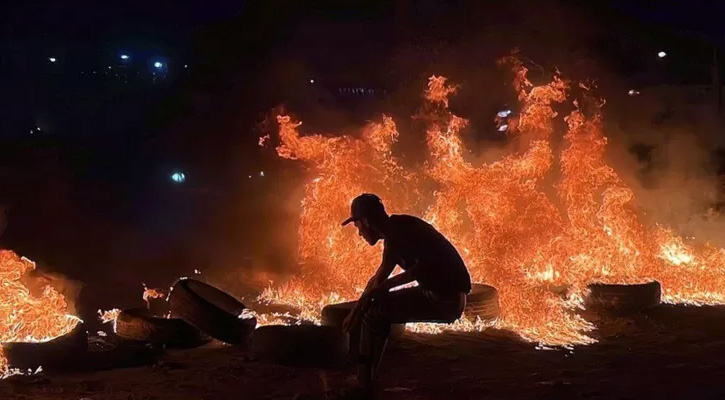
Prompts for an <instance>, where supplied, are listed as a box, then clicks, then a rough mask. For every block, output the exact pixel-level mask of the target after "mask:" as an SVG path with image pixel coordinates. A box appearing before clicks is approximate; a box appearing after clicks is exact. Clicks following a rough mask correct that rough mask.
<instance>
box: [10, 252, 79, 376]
mask: <svg viewBox="0 0 725 400" xmlns="http://www.w3.org/2000/svg"><path fill="white" fill-rule="evenodd" d="M33 269H35V263H33V262H32V261H30V260H28V259H27V258H21V257H19V256H18V255H17V254H15V253H14V252H12V251H9V250H0V283H1V284H0V305H1V306H0V343H7V342H47V341H49V340H52V339H54V338H56V337H58V336H62V335H65V334H67V333H68V332H70V331H72V330H73V328H75V326H76V325H77V324H78V323H79V322H80V319H79V318H78V317H75V316H73V315H70V314H69V313H68V304H67V303H66V301H65V299H64V298H63V295H61V294H60V293H58V292H57V291H56V290H55V289H53V288H52V287H51V286H46V287H45V288H44V289H43V292H42V293H41V294H40V295H39V296H34V295H32V294H31V293H30V290H28V288H27V287H26V286H25V285H23V283H22V282H21V278H22V277H23V275H25V273H26V272H28V271H30V270H33ZM14 373H18V371H11V370H10V369H9V366H8V363H7V360H6V359H5V358H4V357H3V356H2V354H1V353H0V377H7V376H8V375H11V374H14Z"/></svg>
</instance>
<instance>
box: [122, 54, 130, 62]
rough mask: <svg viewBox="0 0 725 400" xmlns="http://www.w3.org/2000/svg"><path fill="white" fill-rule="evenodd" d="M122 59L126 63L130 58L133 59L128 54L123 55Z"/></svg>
mask: <svg viewBox="0 0 725 400" xmlns="http://www.w3.org/2000/svg"><path fill="white" fill-rule="evenodd" d="M120 57H121V60H124V61H126V60H128V59H129V58H131V57H130V56H129V55H128V54H121V56H120Z"/></svg>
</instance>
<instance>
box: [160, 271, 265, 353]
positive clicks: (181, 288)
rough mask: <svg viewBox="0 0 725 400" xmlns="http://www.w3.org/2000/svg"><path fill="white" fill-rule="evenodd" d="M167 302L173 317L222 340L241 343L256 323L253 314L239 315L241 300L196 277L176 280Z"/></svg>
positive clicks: (242, 307)
mask: <svg viewBox="0 0 725 400" xmlns="http://www.w3.org/2000/svg"><path fill="white" fill-rule="evenodd" d="M169 304H170V306H171V316H172V317H173V318H181V319H183V320H184V321H186V322H188V323H189V324H190V325H191V326H193V327H195V328H196V329H198V330H200V331H202V332H204V333H206V334H207V335H209V336H211V337H213V338H214V339H218V340H220V341H222V342H225V343H230V344H244V343H245V342H246V341H247V340H248V339H249V335H250V334H251V333H252V332H253V331H254V328H255V327H256V326H257V319H256V318H254V317H249V318H242V312H243V311H244V310H246V309H247V307H246V306H245V305H244V304H242V302H240V301H239V300H237V299H236V298H234V297H233V296H231V295H229V294H227V293H225V292H223V291H221V290H219V289H217V288H215V287H214V286H211V285H208V284H206V283H204V282H200V281H197V280H195V279H182V280H180V281H178V282H176V285H174V288H173V290H172V291H171V295H170V296H169Z"/></svg>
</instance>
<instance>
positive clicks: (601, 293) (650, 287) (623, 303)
mask: <svg viewBox="0 0 725 400" xmlns="http://www.w3.org/2000/svg"><path fill="white" fill-rule="evenodd" d="M588 288H589V295H588V296H587V299H586V304H587V307H588V308H591V309H594V310H597V311H607V312H624V313H627V312H637V311H642V310H645V309H648V308H652V307H656V306H658V305H659V304H660V303H661V301H662V286H661V285H660V283H659V282H657V281H651V282H647V283H640V284H632V285H621V284H605V283H594V284H591V285H589V286H588Z"/></svg>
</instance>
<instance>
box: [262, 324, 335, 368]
mask: <svg viewBox="0 0 725 400" xmlns="http://www.w3.org/2000/svg"><path fill="white" fill-rule="evenodd" d="M348 351H349V341H348V336H347V334H345V333H343V332H342V330H340V329H338V328H336V327H332V326H317V325H290V326H287V325H269V326H263V327H261V328H259V329H257V330H256V331H255V332H254V335H253V336H252V356H253V357H254V358H255V359H257V360H260V361H264V362H270V363H275V364H281V365H288V366H295V367H314V368H333V367H337V366H340V365H342V364H344V363H345V361H346V359H347V355H348Z"/></svg>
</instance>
